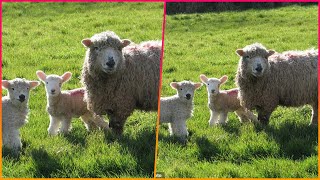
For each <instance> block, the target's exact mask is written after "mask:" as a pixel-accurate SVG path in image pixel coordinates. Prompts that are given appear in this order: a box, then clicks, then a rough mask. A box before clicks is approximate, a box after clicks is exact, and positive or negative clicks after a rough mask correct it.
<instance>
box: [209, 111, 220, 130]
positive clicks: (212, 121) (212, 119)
mask: <svg viewBox="0 0 320 180" xmlns="http://www.w3.org/2000/svg"><path fill="white" fill-rule="evenodd" d="M218 117H219V113H218V112H216V111H214V110H211V109H210V119H209V126H213V125H215V124H217V122H218Z"/></svg>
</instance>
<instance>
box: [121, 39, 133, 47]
mask: <svg viewBox="0 0 320 180" xmlns="http://www.w3.org/2000/svg"><path fill="white" fill-rule="evenodd" d="M121 43H122V46H121V47H122V48H124V47H126V46H128V45H129V44H130V43H131V41H130V40H129V39H123V40H121Z"/></svg>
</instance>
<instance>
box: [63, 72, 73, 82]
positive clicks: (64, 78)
mask: <svg viewBox="0 0 320 180" xmlns="http://www.w3.org/2000/svg"><path fill="white" fill-rule="evenodd" d="M71 76H72V73H71V72H65V73H64V74H63V75H62V76H61V78H62V82H63V83H64V82H67V81H69V79H70V78H71Z"/></svg>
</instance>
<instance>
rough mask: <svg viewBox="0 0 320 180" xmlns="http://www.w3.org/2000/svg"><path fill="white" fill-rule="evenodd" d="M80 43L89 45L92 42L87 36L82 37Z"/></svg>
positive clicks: (85, 45)
mask: <svg viewBox="0 0 320 180" xmlns="http://www.w3.org/2000/svg"><path fill="white" fill-rule="evenodd" d="M81 43H82V44H83V45H84V47H90V46H91V45H92V44H93V43H92V41H91V39H89V38H87V39H83V40H82V41H81Z"/></svg>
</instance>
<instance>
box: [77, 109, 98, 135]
mask: <svg viewBox="0 0 320 180" xmlns="http://www.w3.org/2000/svg"><path fill="white" fill-rule="evenodd" d="M81 119H82V121H83V122H84V125H85V126H86V129H87V130H88V131H91V130H93V129H97V128H98V126H97V125H96V124H95V123H94V121H93V120H94V117H93V115H92V114H91V113H86V114H84V115H82V116H81Z"/></svg>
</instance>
